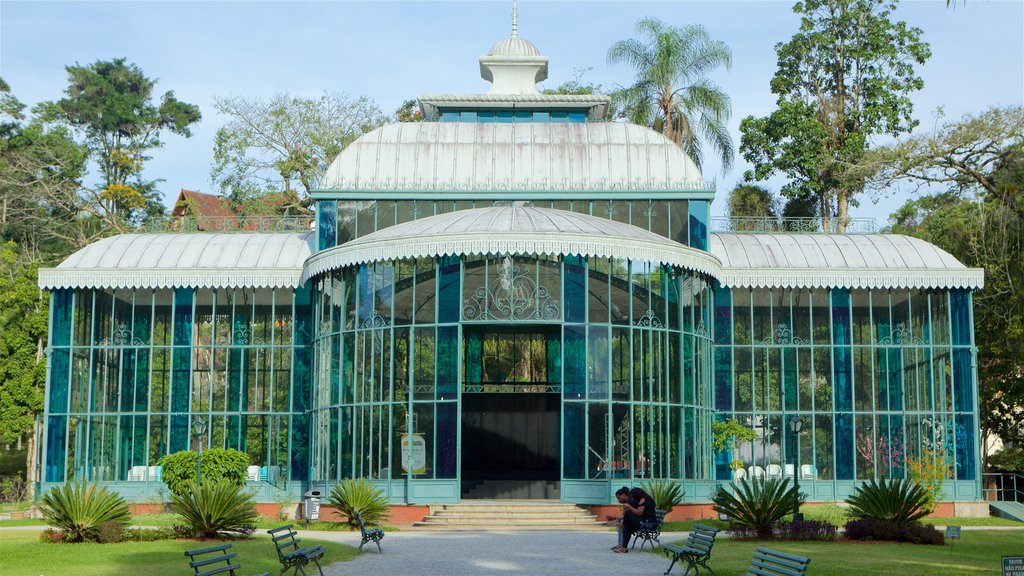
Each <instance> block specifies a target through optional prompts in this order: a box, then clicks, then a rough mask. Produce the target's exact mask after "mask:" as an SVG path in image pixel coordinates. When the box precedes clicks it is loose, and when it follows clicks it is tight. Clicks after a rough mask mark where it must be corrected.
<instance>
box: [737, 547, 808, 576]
mask: <svg viewBox="0 0 1024 576" xmlns="http://www.w3.org/2000/svg"><path fill="white" fill-rule="evenodd" d="M810 562H811V559H810V558H804V557H803V556H796V555H793V554H787V553H785V552H779V551H778V550H772V549H771V548H762V547H760V546H758V547H757V550H755V551H754V561H753V562H751V563H750V568H747V576H803V575H804V574H806V573H807V565H808V564H810Z"/></svg>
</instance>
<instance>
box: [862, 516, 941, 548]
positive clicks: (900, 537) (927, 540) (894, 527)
mask: <svg viewBox="0 0 1024 576" xmlns="http://www.w3.org/2000/svg"><path fill="white" fill-rule="evenodd" d="M846 537H847V538H849V539H850V540H879V541H881V540H889V541H893V542H912V543H914V544H934V545H938V546H942V545H943V544H945V543H946V537H945V536H944V535H943V534H942V532H939V531H938V530H936V529H935V527H934V526H932V525H931V524H924V525H922V524H899V523H897V522H893V521H891V520H877V519H874V518H861V519H860V520H852V521H850V522H847V524H846Z"/></svg>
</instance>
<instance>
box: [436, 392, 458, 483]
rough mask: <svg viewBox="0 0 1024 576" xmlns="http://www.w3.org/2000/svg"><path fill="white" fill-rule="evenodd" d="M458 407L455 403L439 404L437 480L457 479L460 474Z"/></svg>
mask: <svg viewBox="0 0 1024 576" xmlns="http://www.w3.org/2000/svg"><path fill="white" fill-rule="evenodd" d="M458 426H459V415H458V406H457V405H456V404H455V403H454V402H439V403H438V404H437V454H436V458H437V460H436V462H437V475H436V477H437V478H455V477H456V476H457V475H458V472H459V466H458V454H459V446H458V438H459V429H458Z"/></svg>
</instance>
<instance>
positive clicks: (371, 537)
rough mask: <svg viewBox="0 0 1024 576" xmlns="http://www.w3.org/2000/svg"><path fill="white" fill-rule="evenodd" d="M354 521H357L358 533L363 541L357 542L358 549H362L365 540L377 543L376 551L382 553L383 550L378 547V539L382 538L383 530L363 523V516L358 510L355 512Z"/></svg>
mask: <svg viewBox="0 0 1024 576" xmlns="http://www.w3.org/2000/svg"><path fill="white" fill-rule="evenodd" d="M355 517H356V522H358V523H359V533H360V536H362V538H363V541H362V542H360V543H359V551H360V552H361V551H362V550H363V546H365V545H366V543H367V542H373V543H374V544H376V545H377V553H378V554H383V553H384V552H383V551H382V550H381V549H380V541H381V540H382V539H383V538H384V531H383V530H381V529H380V528H367V527H366V524H363V517H362V515H360V514H359V512H355Z"/></svg>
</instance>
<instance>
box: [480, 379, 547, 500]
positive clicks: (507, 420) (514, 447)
mask: <svg viewBox="0 0 1024 576" xmlns="http://www.w3.org/2000/svg"><path fill="white" fill-rule="evenodd" d="M559 418H560V396H559V394H557V393H535V392H515V393H477V394H463V395H462V496H463V498H558V481H559V478H560V474H559V462H560V461H561V458H560V451H559V437H560V428H559Z"/></svg>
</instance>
